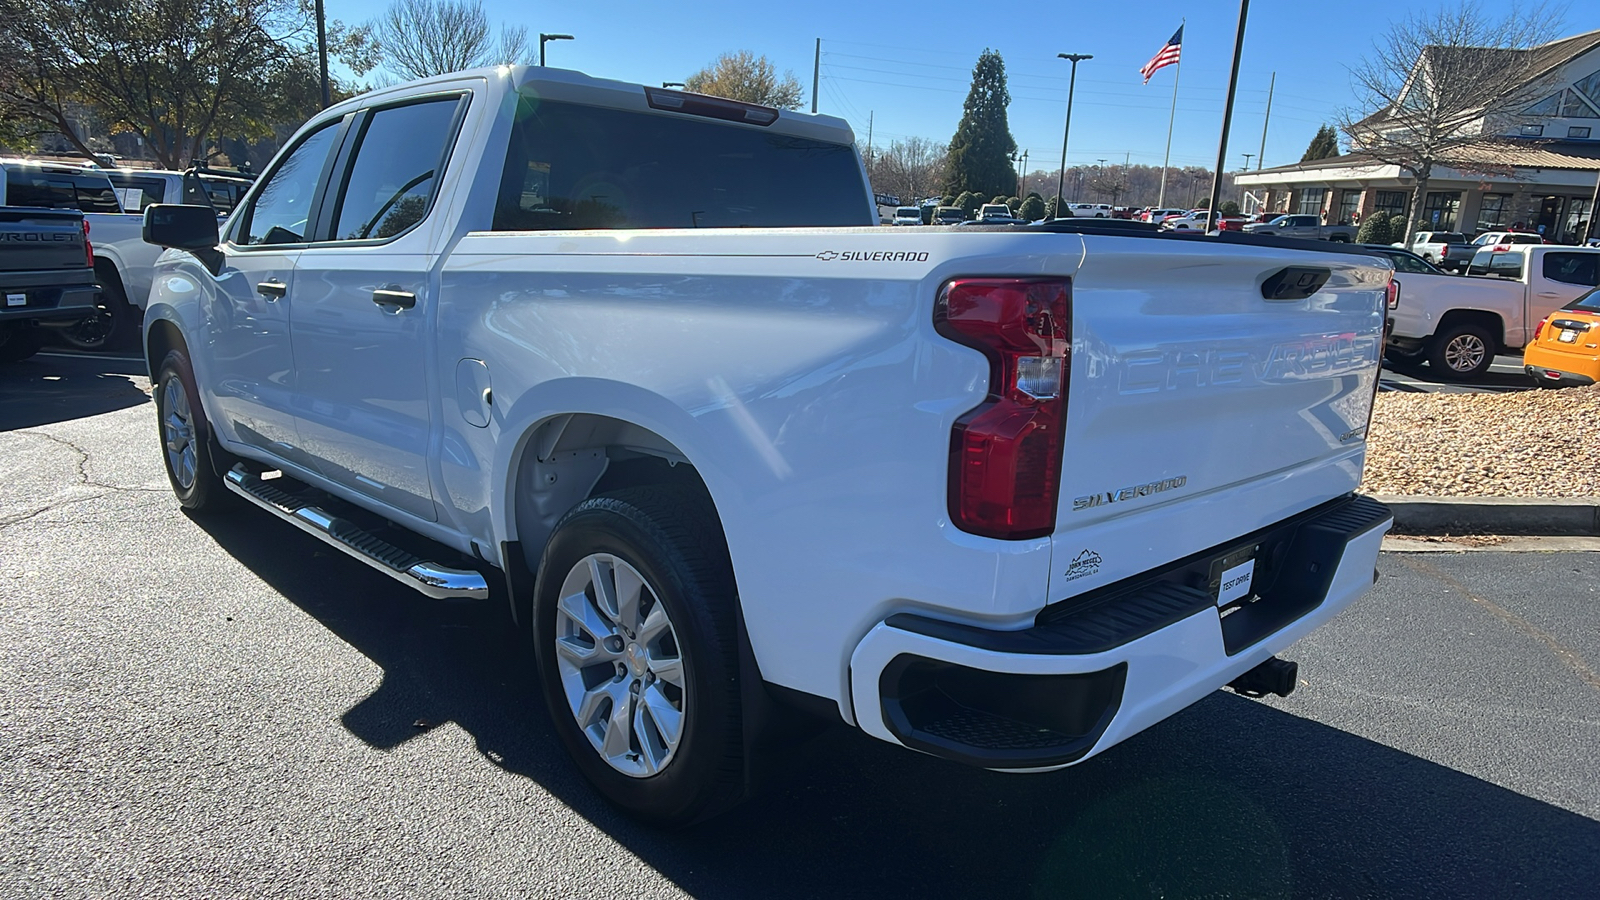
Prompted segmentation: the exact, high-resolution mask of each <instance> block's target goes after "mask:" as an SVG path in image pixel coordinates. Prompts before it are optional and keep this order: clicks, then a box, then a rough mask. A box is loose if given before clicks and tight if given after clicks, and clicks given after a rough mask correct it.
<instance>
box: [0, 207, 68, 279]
mask: <svg viewBox="0 0 1600 900" xmlns="http://www.w3.org/2000/svg"><path fill="white" fill-rule="evenodd" d="M88 267H89V262H88V257H87V256H86V255H85V254H84V252H83V215H82V214H81V213H79V212H77V211H63V210H55V209H33V208H31V207H20V206H4V207H0V272H23V271H27V272H37V271H41V270H50V269H86V268H88Z"/></svg>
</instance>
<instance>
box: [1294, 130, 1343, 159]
mask: <svg viewBox="0 0 1600 900" xmlns="http://www.w3.org/2000/svg"><path fill="white" fill-rule="evenodd" d="M1338 155H1339V133H1338V132H1336V131H1334V130H1333V126H1332V125H1323V126H1322V127H1321V128H1318V129H1317V134H1316V136H1315V137H1313V138H1312V139H1311V144H1310V145H1309V146H1307V147H1306V152H1305V155H1304V156H1302V157H1300V161H1301V162H1313V161H1315V160H1319V159H1332V158H1334V157H1335V156H1338Z"/></svg>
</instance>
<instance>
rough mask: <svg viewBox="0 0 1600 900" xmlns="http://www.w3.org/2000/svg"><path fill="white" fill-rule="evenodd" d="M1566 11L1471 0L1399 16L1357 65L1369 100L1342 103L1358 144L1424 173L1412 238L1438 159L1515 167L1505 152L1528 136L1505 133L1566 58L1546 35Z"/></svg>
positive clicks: (1499, 171) (1456, 165)
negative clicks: (1549, 48) (1550, 49)
mask: <svg viewBox="0 0 1600 900" xmlns="http://www.w3.org/2000/svg"><path fill="white" fill-rule="evenodd" d="M1495 9H1496V10H1497V11H1498V9H1499V7H1495ZM1559 21H1560V19H1559V17H1558V16H1557V15H1555V14H1554V13H1553V12H1552V11H1551V10H1550V8H1549V7H1547V6H1545V5H1544V4H1542V3H1540V4H1517V5H1515V6H1513V7H1506V8H1505V12H1504V15H1503V17H1497V18H1490V14H1489V13H1488V12H1487V11H1486V8H1485V7H1484V6H1483V5H1482V4H1481V3H1479V2H1467V0H1463V2H1461V3H1459V4H1456V5H1449V6H1441V7H1440V8H1438V9H1437V10H1435V11H1432V12H1426V13H1417V14H1414V15H1412V16H1410V17H1409V18H1407V19H1405V20H1403V21H1401V22H1399V23H1396V24H1395V25H1394V26H1393V27H1392V28H1391V29H1390V30H1389V32H1388V33H1387V34H1386V35H1384V36H1383V37H1381V38H1379V39H1378V40H1377V41H1376V42H1375V44H1374V46H1373V54H1372V55H1371V56H1368V57H1367V58H1366V59H1364V60H1362V61H1361V62H1360V63H1359V64H1357V65H1356V66H1355V67H1354V68H1353V69H1351V73H1350V74H1351V79H1352V81H1353V82H1354V84H1355V87H1356V89H1357V92H1358V95H1359V97H1360V101H1359V106H1357V107H1355V108H1352V109H1346V110H1343V111H1341V113H1340V114H1339V127H1340V130H1342V131H1343V132H1344V133H1345V134H1346V135H1347V136H1349V138H1350V142H1351V147H1352V150H1353V151H1354V152H1358V153H1360V154H1363V155H1365V156H1367V157H1369V158H1371V159H1373V160H1376V161H1377V162H1380V163H1386V164H1388V165H1393V166H1398V167H1399V169H1400V171H1402V172H1405V173H1407V174H1409V175H1411V176H1412V177H1413V178H1414V179H1415V187H1413V188H1412V191H1411V205H1410V210H1409V213H1408V215H1407V220H1406V234H1405V235H1404V237H1403V238H1402V239H1403V240H1406V241H1407V242H1409V239H1410V236H1411V235H1412V234H1414V233H1416V231H1417V228H1418V227H1419V226H1418V217H1419V216H1420V215H1421V212H1422V205H1423V200H1424V199H1425V198H1426V196H1427V194H1426V192H1427V189H1428V180H1429V179H1430V178H1431V177H1432V176H1433V173H1434V170H1435V169H1438V168H1450V169H1456V170H1459V171H1462V172H1468V173H1472V174H1478V175H1502V176H1504V175H1509V174H1511V168H1510V167H1509V166H1508V165H1506V164H1505V163H1504V162H1501V161H1500V160H1502V159H1503V158H1504V154H1505V153H1506V152H1507V151H1509V150H1512V149H1514V148H1515V147H1517V146H1519V144H1518V142H1516V141H1513V140H1510V139H1507V138H1506V137H1505V135H1506V133H1507V132H1508V131H1509V130H1514V129H1515V128H1516V127H1517V126H1518V124H1519V123H1520V122H1522V121H1523V120H1524V118H1525V117H1524V116H1523V115H1522V112H1523V110H1525V109H1526V108H1528V107H1529V106H1530V105H1532V104H1533V103H1535V102H1537V101H1538V100H1540V99H1542V98H1543V97H1544V96H1545V95H1546V94H1548V93H1549V92H1550V89H1551V85H1552V83H1553V78H1554V75H1555V74H1556V72H1555V71H1554V70H1555V69H1556V68H1558V66H1557V65H1556V64H1557V63H1559V62H1560V60H1559V59H1556V58H1554V56H1553V55H1552V54H1549V53H1546V52H1544V47H1543V45H1544V44H1546V43H1548V42H1549V40H1550V39H1551V38H1552V37H1553V36H1554V34H1555V30H1556V28H1557V27H1558V25H1559ZM1520 146H1526V145H1525V144H1521V145H1520Z"/></svg>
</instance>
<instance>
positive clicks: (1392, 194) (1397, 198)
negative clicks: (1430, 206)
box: [1372, 191, 1406, 216]
mask: <svg viewBox="0 0 1600 900" xmlns="http://www.w3.org/2000/svg"><path fill="white" fill-rule="evenodd" d="M1372 211H1373V212H1375V213H1383V214H1384V215H1386V216H1403V215H1405V214H1406V192H1405V191H1378V196H1377V199H1376V200H1375V201H1374V202H1373V204H1372Z"/></svg>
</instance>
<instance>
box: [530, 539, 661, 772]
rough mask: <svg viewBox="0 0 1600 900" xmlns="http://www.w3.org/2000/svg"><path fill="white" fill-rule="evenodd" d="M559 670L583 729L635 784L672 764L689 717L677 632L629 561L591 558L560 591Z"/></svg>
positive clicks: (596, 555) (597, 555)
mask: <svg viewBox="0 0 1600 900" xmlns="http://www.w3.org/2000/svg"><path fill="white" fill-rule="evenodd" d="M553 649H554V650H555V653H556V663H557V667H558V670H559V672H560V676H561V687H562V691H563V693H564V694H565V695H566V698H567V704H568V707H569V708H570V711H571V712H572V715H573V717H574V718H575V719H576V720H577V723H578V728H579V730H580V731H582V732H583V734H584V736H585V737H586V738H588V739H589V744H590V745H591V746H592V747H594V749H595V751H596V752H597V753H599V754H600V757H601V758H602V759H604V760H605V761H606V762H607V763H608V764H609V765H610V766H611V767H612V768H614V769H616V770H617V771H619V772H621V773H623V774H624V775H628V776H631V777H634V778H647V777H649V776H651V775H655V774H656V773H658V772H660V771H661V770H662V769H664V768H666V767H667V766H668V765H669V764H671V762H672V759H673V757H674V755H675V754H676V753H677V750H678V744H679V741H680V740H681V739H682V737H683V734H684V720H685V718H686V717H687V715H688V712H689V710H688V708H687V707H688V695H687V692H686V691H685V673H684V660H683V656H682V654H681V652H680V650H679V644H678V636H677V632H676V631H675V630H674V628H673V625H672V620H671V618H670V617H669V616H668V615H667V609H666V606H665V605H664V604H663V603H662V602H661V599H660V596H659V595H658V594H657V592H656V590H655V589H654V588H653V587H652V586H651V585H650V584H649V582H647V581H646V580H645V578H644V576H642V575H641V574H640V573H639V570H638V569H635V568H634V567H633V566H632V565H630V564H629V563H628V562H627V561H626V560H624V559H622V558H621V557H618V556H615V555H612V554H609V553H592V554H590V555H588V556H586V557H584V558H583V559H581V560H579V561H578V563H577V565H575V566H573V567H572V570H571V571H570V572H568V573H567V577H566V580H565V581H564V582H562V585H561V597H560V601H559V605H558V607H557V609H556V625H555V647H554V648H553Z"/></svg>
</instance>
